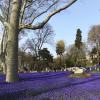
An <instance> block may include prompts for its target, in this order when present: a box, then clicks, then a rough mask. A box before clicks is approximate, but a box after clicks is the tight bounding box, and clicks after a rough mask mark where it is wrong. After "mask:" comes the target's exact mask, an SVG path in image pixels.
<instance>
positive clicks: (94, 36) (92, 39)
mask: <svg viewBox="0 0 100 100" xmlns="http://www.w3.org/2000/svg"><path fill="white" fill-rule="evenodd" d="M88 42H89V43H90V44H92V45H94V46H96V48H97V55H98V65H100V25H94V26H92V27H91V29H90V31H89V32H88Z"/></svg>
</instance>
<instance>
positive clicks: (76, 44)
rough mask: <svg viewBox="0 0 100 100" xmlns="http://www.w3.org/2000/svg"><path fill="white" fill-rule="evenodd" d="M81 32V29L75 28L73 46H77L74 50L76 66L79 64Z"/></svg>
mask: <svg viewBox="0 0 100 100" xmlns="http://www.w3.org/2000/svg"><path fill="white" fill-rule="evenodd" d="M81 33H82V31H81V30H80V29H79V28H78V29H77V33H76V40H75V47H76V48H77V50H76V53H77V54H76V60H75V62H76V64H75V65H77V66H81V65H80V59H79V56H80V54H81V50H80V49H81V47H82V36H81Z"/></svg>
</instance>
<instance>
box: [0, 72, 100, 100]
mask: <svg viewBox="0 0 100 100" xmlns="http://www.w3.org/2000/svg"><path fill="white" fill-rule="evenodd" d="M70 74H71V73H70V72H41V73H26V74H19V77H20V81H19V82H16V83H6V82H4V80H5V76H4V75H0V100H100V74H99V73H96V74H92V77H90V78H69V77H68V75H70Z"/></svg>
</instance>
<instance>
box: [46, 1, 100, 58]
mask: <svg viewBox="0 0 100 100" xmlns="http://www.w3.org/2000/svg"><path fill="white" fill-rule="evenodd" d="M49 23H50V25H51V26H52V27H53V30H54V33H55V34H56V35H55V36H54V43H56V42H57V41H59V40H64V42H65V44H66V47H68V46H69V45H71V44H73V43H74V41H75V37H76V30H77V29H78V28H80V29H81V31H82V41H84V42H86V41H87V36H88V32H89V30H90V28H91V26H93V25H98V24H100V0H78V1H77V2H76V3H75V4H73V5H72V6H70V8H68V9H66V10H64V11H62V12H61V13H59V14H57V15H55V16H53V17H52V18H51V20H50V21H49ZM44 47H48V49H49V50H50V52H51V54H52V55H53V56H54V57H56V52H55V50H56V49H55V46H54V45H44Z"/></svg>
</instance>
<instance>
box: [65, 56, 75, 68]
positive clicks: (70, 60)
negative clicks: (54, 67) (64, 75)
mask: <svg viewBox="0 0 100 100" xmlns="http://www.w3.org/2000/svg"><path fill="white" fill-rule="evenodd" d="M65 64H66V66H67V67H73V66H75V61H74V59H73V58H71V57H70V56H69V57H67V59H66V61H65Z"/></svg>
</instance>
